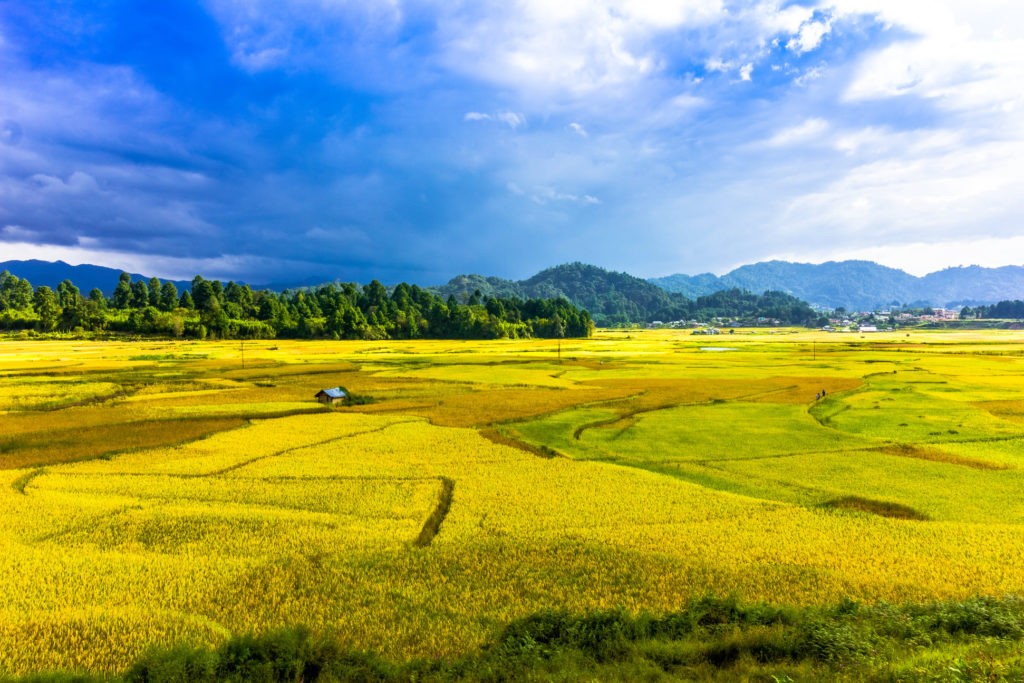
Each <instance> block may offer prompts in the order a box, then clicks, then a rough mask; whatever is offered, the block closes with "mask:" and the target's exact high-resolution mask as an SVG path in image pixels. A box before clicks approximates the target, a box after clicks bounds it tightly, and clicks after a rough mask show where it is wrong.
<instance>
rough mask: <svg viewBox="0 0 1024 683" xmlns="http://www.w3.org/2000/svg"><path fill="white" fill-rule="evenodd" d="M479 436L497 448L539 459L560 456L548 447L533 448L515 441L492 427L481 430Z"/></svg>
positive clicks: (519, 440) (517, 440)
mask: <svg viewBox="0 0 1024 683" xmlns="http://www.w3.org/2000/svg"><path fill="white" fill-rule="evenodd" d="M479 431H480V436H482V437H484V438H485V439H487V440H488V441H490V442H491V443H494V444H498V445H499V446H509V447H510V448H515V449H517V450H520V451H523V452H524V453H529V454H530V455H536V456H537V457H539V458H556V457H558V456H559V455H560V454H559V453H558V451H556V450H554V449H553V448H551V447H549V446H543V445H541V446H534V445H533V444H530V443H527V442H525V441H523V440H522V439H517V438H515V437H513V436H509V435H508V434H504V433H502V432H500V431H498V430H497V429H495V428H493V427H488V428H487V429H481V430H479Z"/></svg>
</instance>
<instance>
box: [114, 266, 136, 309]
mask: <svg viewBox="0 0 1024 683" xmlns="http://www.w3.org/2000/svg"><path fill="white" fill-rule="evenodd" d="M113 303H114V308H117V309H121V310H124V309H126V308H129V307H130V306H131V305H132V276H131V275H129V274H128V273H124V272H122V273H121V275H120V278H119V279H118V282H117V287H116V288H114V296H113Z"/></svg>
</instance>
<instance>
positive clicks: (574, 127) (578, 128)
mask: <svg viewBox="0 0 1024 683" xmlns="http://www.w3.org/2000/svg"><path fill="white" fill-rule="evenodd" d="M569 130H571V131H572V132H574V133H576V135H579V136H580V137H581V138H585V137H589V134H588V133H587V129H586V128H584V127H583V126H582V125H581V124H579V123H576V122H575V121H573V122H572V123H570V124H569Z"/></svg>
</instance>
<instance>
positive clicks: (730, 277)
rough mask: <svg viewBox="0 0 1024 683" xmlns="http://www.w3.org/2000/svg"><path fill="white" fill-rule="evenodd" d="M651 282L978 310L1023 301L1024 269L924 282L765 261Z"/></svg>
mask: <svg viewBox="0 0 1024 683" xmlns="http://www.w3.org/2000/svg"><path fill="white" fill-rule="evenodd" d="M650 282H652V283H654V284H656V285H658V286H659V287H663V288H664V289H666V290H668V291H671V292H678V293H680V294H682V295H684V296H686V297H689V298H695V297H698V296H701V295H705V294H709V293H711V292H716V291H720V290H723V289H731V288H734V287H738V288H739V289H745V290H749V291H751V292H763V291H767V290H773V291H780V292H786V293H787V294H792V295H793V296H795V297H797V298H798V299H802V300H804V301H806V302H808V303H809V304H811V305H812V306H816V307H820V308H829V309H834V308H838V307H840V306H841V307H843V308H846V309H847V310H851V311H853V310H859V311H870V310H876V309H878V308H887V307H890V306H904V307H907V306H942V307H946V308H951V307H957V306H965V305H966V306H976V305H978V304H992V303H996V302H998V301H1006V300H1013V299H1024V266H1003V267H1001V268H983V267H981V266H967V267H959V268H946V269H945V270H940V271H937V272H934V273H929V274H928V275H925V276H924V277H916V276H914V275H910V274H908V273H905V272H904V271H902V270H897V269H895V268H888V267H886V266H881V265H879V264H877V263H874V262H872V261H828V262H827V263H820V264H811V263H790V262H787V261H766V262H763V263H756V264H753V265H748V266H742V267H740V268H737V269H736V270H734V271H732V272H730V273H728V274H726V275H722V276H720V277H719V276H715V275H712V274H711V273H705V274H703V275H669V276H667V277H660V278H652V279H651V280H650Z"/></svg>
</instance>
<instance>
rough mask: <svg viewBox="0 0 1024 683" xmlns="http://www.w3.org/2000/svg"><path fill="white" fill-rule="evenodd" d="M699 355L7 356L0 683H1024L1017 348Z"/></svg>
mask: <svg viewBox="0 0 1024 683" xmlns="http://www.w3.org/2000/svg"><path fill="white" fill-rule="evenodd" d="M705 343H706V342H705V341H703V340H700V339H697V338H694V337H692V336H691V335H690V334H689V333H688V331H683V330H669V329H661V330H632V329H631V330H601V331H599V332H597V333H596V334H595V335H594V337H592V338H589V339H575V340H560V341H555V340H543V339H520V340H508V341H502V342H499V343H495V342H491V341H464V340H456V341H431V340H403V341H394V342H388V343H381V342H378V341H366V340H360V341H349V342H339V341H333V340H329V341H327V340H325V341H284V340H274V341H252V342H246V343H244V344H242V343H240V342H238V341H233V342H228V341H225V342H211V341H206V342H198V341H186V340H173V341H169V340H148V341H146V340H142V341H140V340H138V339H117V340H110V341H92V340H85V341H83V340H80V339H64V340H60V339H54V340H47V341H45V342H40V341H36V340H31V339H28V338H27V335H20V334H12V335H9V336H8V338H6V339H5V340H4V341H3V343H2V346H3V348H2V349H0V352H2V353H0V372H2V374H3V375H4V377H5V381H4V383H3V386H2V387H0V427H2V428H3V429H2V432H3V435H2V437H0V475H2V476H3V477H5V478H4V480H3V486H0V500H2V501H3V505H2V506H0V507H2V512H3V514H2V515H0V517H2V522H3V524H0V527H2V533H0V547H2V548H3V549H4V552H3V553H0V568H2V570H3V571H0V584H2V585H0V589H2V590H0V595H3V596H4V597H3V600H2V601H0V671H2V672H3V674H0V676H2V675H4V674H6V675H10V676H13V675H28V674H33V673H34V674H41V673H42V672H46V671H60V670H65V671H71V672H77V673H76V674H74V675H78V673H81V674H83V675H84V674H91V675H97V676H99V675H106V676H108V677H110V678H111V679H116V680H120V679H122V678H125V677H127V678H128V679H129V680H168V679H172V680H173V679H175V678H177V679H178V680H182V679H188V680H222V679H228V680H231V679H234V680H242V679H246V680H297V679H304V680H313V679H316V678H317V677H320V678H322V679H324V680H339V679H340V680H367V679H370V680H384V681H387V680H398V679H401V680H439V681H440V680H538V679H540V680H552V679H553V680H580V679H584V680H637V679H640V680H737V679H739V680H756V681H771V680H794V681H797V680H836V679H839V680H844V679H845V680H887V681H904V680H909V681H925V680H1021V678H1022V675H1024V674H1022V661H1021V654H1020V652H1021V646H1022V642H1021V640H1022V635H1021V630H1022V628H1021V623H1022V616H1021V614H1022V610H1024V606H1022V603H1021V600H1020V598H1015V597H1013V596H1019V595H1021V593H1022V592H1024V565H1022V564H1021V563H1020V561H1019V559H1020V552H1021V548H1022V547H1024V499H1022V497H1021V496H1020V491H1021V490H1024V400H1021V399H1020V388H1021V379H1020V378H1021V369H1022V367H1021V366H1022V363H1024V354H1022V353H1021V337H1020V333H1019V332H1015V331H1012V330H1001V331H1000V330H992V331H986V332H984V333H981V332H962V331H927V332H925V331H913V332H910V333H905V332H902V331H901V332H899V333H897V332H881V333H878V334H874V335H866V336H861V335H838V334H828V333H825V332H823V331H817V330H815V331H810V330H796V329H785V330H776V329H765V328H757V329H738V330H736V333H735V334H734V335H730V336H729V337H728V347H725V346H721V347H720V346H704V344H705ZM725 348H728V350H729V352H728V353H724V352H722V353H717V352H713V351H720V350H723V349H725ZM335 386H340V387H343V388H346V389H348V390H350V391H349V393H350V395H351V394H352V391H354V392H355V393H356V396H357V397H360V398H365V399H366V400H365V401H364V400H355V401H351V402H349V403H348V404H345V405H337V406H323V405H321V404H319V403H317V402H316V401H315V400H314V398H313V397H314V394H315V393H316V392H317V391H319V390H320V389H322V388H325V387H335ZM823 390H827V391H823ZM26 577H30V579H29V580H26ZM708 595H716V596H723V595H731V596H735V597H733V598H721V597H718V598H708V597H703V598H702V597H701V596H708ZM69 676H70V675H69ZM50 679H51V680H61V679H60V677H59V676H51V677H50Z"/></svg>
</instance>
